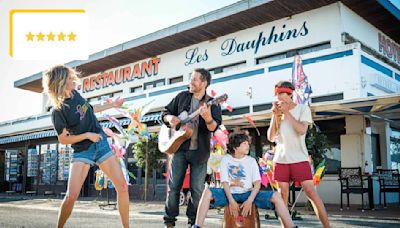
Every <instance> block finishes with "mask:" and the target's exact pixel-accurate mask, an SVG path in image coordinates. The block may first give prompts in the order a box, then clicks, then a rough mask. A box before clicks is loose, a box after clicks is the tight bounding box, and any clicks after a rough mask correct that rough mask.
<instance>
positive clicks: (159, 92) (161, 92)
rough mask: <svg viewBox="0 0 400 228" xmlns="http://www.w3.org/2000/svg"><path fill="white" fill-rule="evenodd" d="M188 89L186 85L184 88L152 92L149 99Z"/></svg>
mask: <svg viewBox="0 0 400 228" xmlns="http://www.w3.org/2000/svg"><path fill="white" fill-rule="evenodd" d="M187 87H188V86H187V85H184V86H178V87H174V88H169V89H163V90H159V91H155V92H151V93H150V94H149V97H154V96H158V95H162V94H166V93H173V92H176V91H181V90H184V89H187Z"/></svg>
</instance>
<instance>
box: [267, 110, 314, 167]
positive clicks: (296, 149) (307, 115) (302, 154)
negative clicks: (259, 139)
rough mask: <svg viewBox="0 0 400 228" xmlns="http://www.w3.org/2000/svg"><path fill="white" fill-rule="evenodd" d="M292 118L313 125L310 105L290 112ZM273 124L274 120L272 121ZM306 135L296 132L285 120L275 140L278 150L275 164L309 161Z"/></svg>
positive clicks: (276, 150)
mask: <svg viewBox="0 0 400 228" xmlns="http://www.w3.org/2000/svg"><path fill="white" fill-rule="evenodd" d="M289 112H290V113H291V114H292V116H293V117H294V118H295V119H296V120H298V121H300V122H304V121H305V122H308V123H312V117H311V110H310V108H309V107H308V105H303V104H298V105H296V107H294V108H293V109H291V110H289ZM271 123H272V120H271ZM305 138H306V135H305V134H304V135H300V134H299V133H297V132H296V130H295V129H294V127H293V125H292V124H290V122H289V121H288V120H287V119H285V118H284V119H283V120H282V122H281V127H280V130H279V135H278V138H277V139H276V140H275V142H276V149H275V156H274V162H276V163H281V164H292V163H297V162H303V161H308V151H307V147H306V142H305Z"/></svg>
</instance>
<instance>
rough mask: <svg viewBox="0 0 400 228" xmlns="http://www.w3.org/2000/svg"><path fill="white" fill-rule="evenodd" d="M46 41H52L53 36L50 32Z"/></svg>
mask: <svg viewBox="0 0 400 228" xmlns="http://www.w3.org/2000/svg"><path fill="white" fill-rule="evenodd" d="M47 41H54V34H53V33H52V32H50V33H49V34H48V35H47Z"/></svg>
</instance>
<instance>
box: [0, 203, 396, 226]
mask: <svg viewBox="0 0 400 228" xmlns="http://www.w3.org/2000/svg"><path fill="white" fill-rule="evenodd" d="M60 203H61V200H59V199H34V200H19V201H9V202H3V203H0V227H4V228H11V227H24V228H25V227H26V228H28V227H35V228H36V227H40V228H42V227H55V226H56V222H57V213H58V207H59V205H60ZM99 203H100V202H98V201H95V200H92V201H78V202H77V203H76V204H75V208H74V211H73V213H72V215H71V217H70V219H69V220H68V222H67V224H66V226H65V227H96V228H101V227H120V222H119V217H118V211H117V210H114V209H113V208H106V209H105V210H101V209H99V207H98V204H99ZM397 208H398V207H397ZM163 210H164V207H163V204H162V202H150V203H143V202H138V203H135V202H134V203H132V204H131V206H130V225H131V227H140V228H141V227H146V228H152V227H155V228H158V227H163V222H162V216H163ZM185 210H186V208H185V207H181V211H180V216H179V217H178V222H177V227H186V222H187V219H186V216H185ZM388 210H389V209H388ZM398 211H399V209H397V211H396V212H395V213H397V212H398ZM259 212H260V220H261V227H280V226H279V222H278V220H276V219H268V220H266V219H265V218H264V215H265V213H268V214H269V215H271V216H273V214H272V211H264V210H260V211H259ZM354 213H357V211H356V212H354V211H352V212H348V213H346V211H344V212H343V213H342V214H340V213H339V214H338V213H329V218H330V222H331V226H332V227H400V220H399V218H398V217H397V218H396V216H394V217H392V218H390V217H385V216H379V217H374V216H371V214H372V215H374V213H373V212H370V213H368V212H365V213H366V214H362V215H364V217H361V216H357V215H356V214H354ZM360 213H361V212H358V214H360ZM377 213H386V211H383V212H381V211H377ZM389 213H392V212H390V211H387V214H389ZM346 214H347V215H346ZM391 215H392V214H391ZM222 218H223V215H222V213H218V211H217V210H210V212H209V214H208V217H207V219H206V224H205V226H204V227H209V228H217V227H221V221H222ZM301 218H302V220H296V221H295V224H296V225H298V226H299V227H310V228H311V227H322V226H321V225H320V223H319V221H318V219H317V217H316V216H315V215H312V214H311V213H310V212H308V213H307V212H301Z"/></svg>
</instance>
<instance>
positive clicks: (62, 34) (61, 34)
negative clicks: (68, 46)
mask: <svg viewBox="0 0 400 228" xmlns="http://www.w3.org/2000/svg"><path fill="white" fill-rule="evenodd" d="M57 36H58V41H61V40H62V41H65V40H64V38H65V35H64V33H62V32H60V34H58V35H57Z"/></svg>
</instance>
